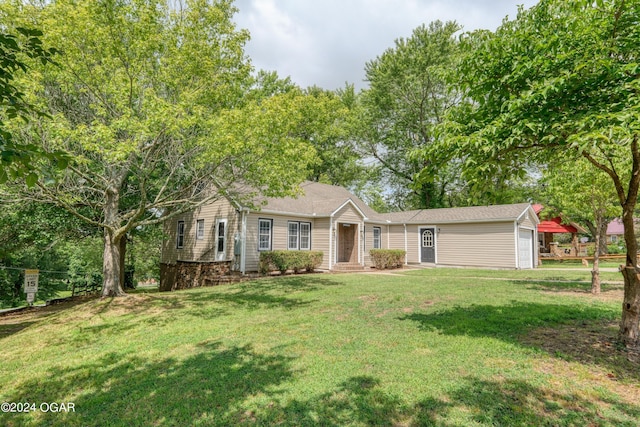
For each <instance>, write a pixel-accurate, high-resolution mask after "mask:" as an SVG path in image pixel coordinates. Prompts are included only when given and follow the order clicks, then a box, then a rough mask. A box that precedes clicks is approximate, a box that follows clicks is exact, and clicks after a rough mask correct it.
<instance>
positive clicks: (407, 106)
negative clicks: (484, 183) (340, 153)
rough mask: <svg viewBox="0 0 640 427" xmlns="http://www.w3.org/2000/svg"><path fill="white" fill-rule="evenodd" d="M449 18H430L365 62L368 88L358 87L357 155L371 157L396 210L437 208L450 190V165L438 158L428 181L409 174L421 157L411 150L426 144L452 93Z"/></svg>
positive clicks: (452, 26)
mask: <svg viewBox="0 0 640 427" xmlns="http://www.w3.org/2000/svg"><path fill="white" fill-rule="evenodd" d="M459 30H460V26H459V25H458V24H456V23H455V22H447V23H442V22H440V21H434V22H432V23H430V24H429V25H428V26H426V25H422V26H420V27H418V28H416V29H414V30H413V33H412V35H411V37H409V38H407V39H398V40H396V42H395V46H394V47H393V48H390V49H388V50H386V51H385V52H384V53H383V54H382V55H381V56H379V57H377V58H376V59H375V60H373V61H370V62H368V63H367V65H366V75H367V80H368V81H369V84H370V87H369V89H366V90H365V91H363V93H362V96H361V100H360V102H361V105H360V109H359V115H360V116H359V118H358V125H359V126H360V127H359V128H357V129H356V132H355V133H356V134H357V135H358V138H359V140H360V142H359V149H360V151H361V152H362V153H363V156H368V157H371V158H374V159H376V160H377V162H378V163H379V165H380V166H381V170H382V173H383V179H384V182H385V186H386V187H388V188H391V189H392V190H393V193H394V198H395V199H396V200H395V203H394V205H396V206H397V207H398V208H401V209H413V208H431V207H442V206H444V205H446V204H447V202H446V194H447V191H449V190H452V191H454V190H455V186H456V184H455V182H454V181H455V180H456V179H455V178H456V176H457V172H456V167H455V164H453V163H452V164H447V163H439V164H437V165H433V166H434V173H433V174H432V175H431V178H432V179H430V180H429V181H426V180H425V181H422V182H418V181H416V180H415V175H416V174H417V173H418V172H420V171H421V170H422V169H423V168H424V166H425V161H424V159H422V158H417V157H414V156H411V152H412V151H413V150H415V149H419V148H421V147H427V146H430V145H431V144H432V143H433V142H434V140H435V128H436V125H437V124H438V123H440V121H441V119H442V118H443V117H444V112H445V111H446V109H447V108H448V107H449V106H450V105H452V104H455V102H456V100H457V94H456V91H455V90H451V89H450V88H448V87H447V85H446V83H445V77H446V75H447V74H448V73H451V72H452V69H453V68H455V64H456V62H457V59H458V43H457V40H456V38H455V37H454V34H455V33H456V32H457V31H459Z"/></svg>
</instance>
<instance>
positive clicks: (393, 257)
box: [369, 249, 407, 270]
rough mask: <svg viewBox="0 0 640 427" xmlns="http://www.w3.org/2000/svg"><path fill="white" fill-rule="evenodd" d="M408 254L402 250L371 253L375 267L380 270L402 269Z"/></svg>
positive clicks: (384, 250) (372, 250)
mask: <svg viewBox="0 0 640 427" xmlns="http://www.w3.org/2000/svg"><path fill="white" fill-rule="evenodd" d="M406 254H407V252H406V251H403V250H400V249H371V250H370V251H369V255H371V261H372V262H373V266H374V267H375V268H377V269H380V270H383V269H385V268H398V267H402V265H403V264H404V257H405V255H406Z"/></svg>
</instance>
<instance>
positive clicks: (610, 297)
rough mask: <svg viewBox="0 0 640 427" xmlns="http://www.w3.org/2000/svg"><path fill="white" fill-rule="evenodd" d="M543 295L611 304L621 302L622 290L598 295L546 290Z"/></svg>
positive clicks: (585, 292)
mask: <svg viewBox="0 0 640 427" xmlns="http://www.w3.org/2000/svg"><path fill="white" fill-rule="evenodd" d="M543 293H547V294H553V295H564V296H573V297H576V296H577V297H581V298H589V299H592V300H595V301H602V302H611V301H615V302H619V301H622V299H623V296H624V290H622V289H613V290H610V291H605V292H601V293H599V294H598V295H594V294H592V293H591V292H590V291H585V290H581V289H572V290H567V291H555V290H548V291H543Z"/></svg>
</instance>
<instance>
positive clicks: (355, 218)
mask: <svg viewBox="0 0 640 427" xmlns="http://www.w3.org/2000/svg"><path fill="white" fill-rule="evenodd" d="M362 219H363V218H362V215H360V213H359V212H358V211H357V210H356V209H355V208H354V207H353V205H352V204H351V203H347V204H346V205H345V206H343V208H342V209H340V210H339V211H338V212H336V213H335V214H334V215H333V221H334V222H346V223H350V224H360V223H362Z"/></svg>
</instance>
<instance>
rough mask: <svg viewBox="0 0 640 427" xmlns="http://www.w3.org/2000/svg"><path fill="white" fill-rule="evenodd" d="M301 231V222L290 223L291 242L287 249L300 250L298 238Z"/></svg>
mask: <svg viewBox="0 0 640 427" xmlns="http://www.w3.org/2000/svg"><path fill="white" fill-rule="evenodd" d="M299 231H300V223H299V222H290V223H289V240H288V242H289V243H288V244H287V249H298V238H299Z"/></svg>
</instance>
